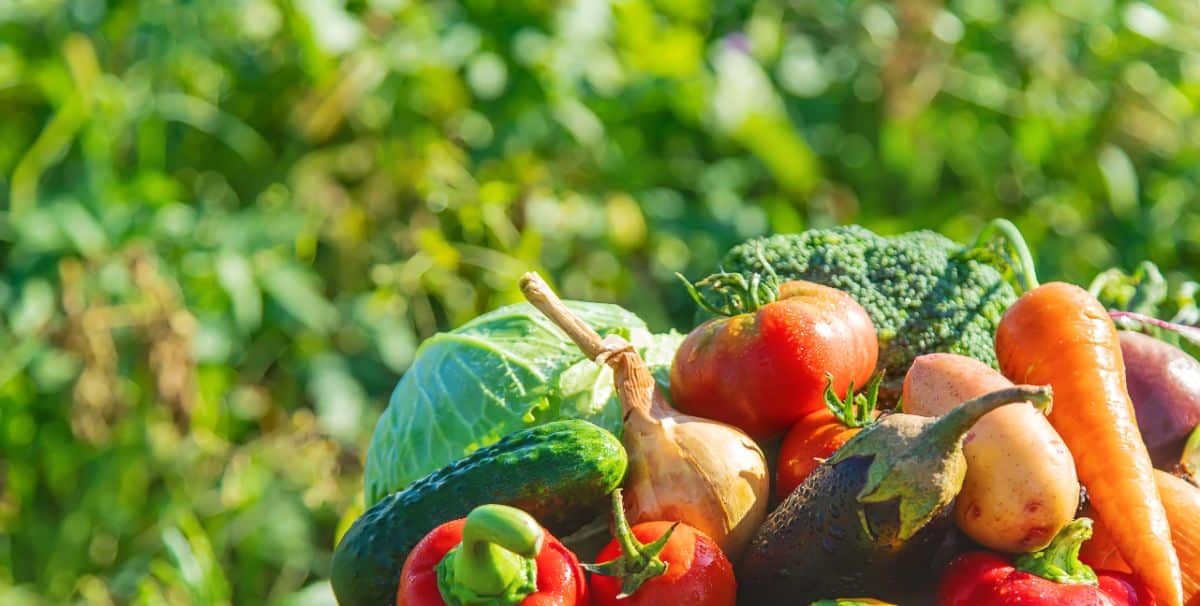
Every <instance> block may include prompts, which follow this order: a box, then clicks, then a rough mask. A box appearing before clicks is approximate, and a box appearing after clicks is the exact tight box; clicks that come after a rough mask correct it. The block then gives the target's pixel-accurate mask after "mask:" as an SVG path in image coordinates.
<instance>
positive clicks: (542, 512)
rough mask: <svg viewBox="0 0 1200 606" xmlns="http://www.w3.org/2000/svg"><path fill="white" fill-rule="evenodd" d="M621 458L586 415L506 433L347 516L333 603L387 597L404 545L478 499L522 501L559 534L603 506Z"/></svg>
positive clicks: (383, 601)
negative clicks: (354, 517)
mask: <svg viewBox="0 0 1200 606" xmlns="http://www.w3.org/2000/svg"><path fill="white" fill-rule="evenodd" d="M627 464H628V460H627V459H626V455H625V448H624V447H622V446H621V442H620V440H618V439H617V438H616V436H613V435H612V434H611V433H609V432H608V431H605V430H604V429H602V428H600V427H598V426H596V425H593V424H591V423H589V422H587V421H580V420H569V421H555V422H552V423H546V424H545V425H539V426H537V427H531V428H529V429H523V430H521V431H518V432H515V433H512V434H510V435H508V436H507V437H505V438H503V439H501V440H500V441H499V442H496V443H495V444H493V445H491V446H487V447H484V448H480V449H478V450H476V451H474V452H472V453H471V454H469V455H467V456H466V457H465V458H463V459H460V460H459V461H457V462H455V463H452V464H450V465H447V466H446V467H443V468H441V469H439V470H437V471H435V472H433V473H431V474H429V475H428V476H426V477H424V478H423V479H420V480H417V481H416V482H413V483H412V484H411V485H409V486H408V488H405V489H404V490H401V491H400V492H396V493H393V494H391V495H389V496H387V497H385V498H384V499H383V500H382V501H380V502H378V503H376V504H375V505H374V506H373V507H371V508H370V509H368V510H367V511H366V512H365V513H363V515H362V516H360V517H359V518H358V519H357V520H355V522H354V525H352V526H351V527H350V530H348V531H346V535H345V536H344V537H342V540H341V542H340V543H338V546H337V549H336V550H335V551H334V553H333V564H332V571H331V575H330V576H331V582H332V584H333V592H334V595H335V596H336V597H337V600H338V604H340V605H341V606H390V605H392V604H394V603H395V601H396V589H397V586H398V584H399V582H400V569H401V567H403V566H404V560H405V558H407V557H408V553H409V551H411V550H412V548H413V547H414V546H416V544H417V542H418V541H420V540H421V539H422V538H423V537H424V536H425V535H426V534H428V533H429V532H430V531H431V530H433V529H434V528H436V527H438V526H439V525H441V524H443V523H445V522H449V521H451V520H455V519H458V518H461V517H464V516H466V515H467V513H469V512H470V511H471V510H472V509H474V508H475V507H477V506H479V505H485V504H488V503H499V504H502V505H511V506H513V507H517V508H520V509H523V510H525V511H526V512H528V513H529V514H530V515H532V516H533V517H534V518H536V519H537V521H538V522H539V523H540V524H541V525H542V526H544V527H546V529H547V530H549V531H550V532H551V533H552V534H555V535H562V534H566V533H569V532H571V531H574V530H576V529H578V528H579V527H580V526H582V525H583V524H585V523H587V522H589V521H591V520H592V519H594V518H596V516H599V515H601V514H602V513H603V512H604V511H606V509H607V506H608V499H607V496H608V495H609V494H610V493H611V492H612V491H613V489H615V488H616V487H617V486H619V485H620V484H621V480H622V479H623V478H624V477H625V468H626V466H627Z"/></svg>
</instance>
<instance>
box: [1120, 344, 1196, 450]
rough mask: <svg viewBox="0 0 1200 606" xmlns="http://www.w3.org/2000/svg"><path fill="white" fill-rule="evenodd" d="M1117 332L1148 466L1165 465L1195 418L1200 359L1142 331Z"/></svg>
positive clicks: (1181, 446)
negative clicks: (1147, 456)
mask: <svg viewBox="0 0 1200 606" xmlns="http://www.w3.org/2000/svg"><path fill="white" fill-rule="evenodd" d="M1120 337H1121V356H1122V357H1123V358H1124V359H1125V381H1126V383H1127V385H1128V388H1129V398H1130V399H1131V400H1133V407H1134V410H1135V413H1136V415H1137V423H1138V429H1139V430H1140V431H1141V434H1142V441H1144V442H1145V443H1146V449H1147V450H1149V451H1150V460H1151V461H1153V462H1154V466H1155V467H1158V468H1160V469H1170V468H1171V467H1172V466H1174V465H1175V464H1176V463H1178V462H1179V457H1180V455H1181V454H1182V453H1183V445H1184V442H1186V441H1187V438H1188V435H1190V434H1191V433H1192V430H1193V429H1194V428H1195V427H1196V425H1197V424H1198V423H1200V361H1197V360H1196V358H1193V357H1192V356H1190V355H1188V354H1187V352H1185V351H1183V350H1182V349H1179V348H1178V347H1175V346H1174V345H1171V344H1170V343H1164V342H1162V341H1159V340H1158V339H1155V338H1154V337H1151V336H1148V335H1144V334H1141V333H1137V332H1130V331H1121V333H1120Z"/></svg>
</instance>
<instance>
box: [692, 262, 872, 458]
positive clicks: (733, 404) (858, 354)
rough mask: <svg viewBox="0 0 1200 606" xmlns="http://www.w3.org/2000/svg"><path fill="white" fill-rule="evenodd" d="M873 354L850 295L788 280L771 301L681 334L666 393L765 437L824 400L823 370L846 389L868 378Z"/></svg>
mask: <svg viewBox="0 0 1200 606" xmlns="http://www.w3.org/2000/svg"><path fill="white" fill-rule="evenodd" d="M878 357H879V342H878V340H877V339H876V335H875V326H874V325H873V324H872V323H871V318H870V317H869V316H868V315H867V312H866V310H864V309H863V308H862V306H861V305H859V304H858V303H857V302H855V301H854V299H853V298H851V297H850V295H847V294H846V293H844V292H842V291H840V290H837V289H835V288H830V287H827V286H822V285H820V284H813V283H811V282H804V281H793V282H785V283H783V284H782V285H781V286H780V288H779V298H778V299H777V300H776V301H774V302H772V303H768V304H766V305H764V306H762V307H761V308H759V309H758V310H757V311H755V312H752V313H745V314H741V315H737V316H732V317H723V318H714V319H712V320H709V321H707V322H705V323H704V324H701V325H700V326H699V327H697V328H696V329H695V330H693V331H692V332H691V333H690V334H689V335H688V336H687V338H685V339H684V341H683V344H682V345H681V346H680V348H679V351H678V352H677V353H676V354H675V360H674V362H673V363H672V365H671V397H672V399H673V401H674V404H675V407H676V408H677V409H679V410H680V411H681V412H684V413H686V414H690V415H696V416H700V417H705V418H708V419H713V420H716V421H721V422H723V423H728V424H730V425H733V426H735V427H738V428H739V429H741V430H742V431H745V432H746V433H747V434H749V435H750V436H751V437H753V438H756V439H765V438H770V437H772V436H775V435H778V434H780V433H783V432H784V431H787V429H788V428H789V427H791V426H792V425H794V424H795V423H796V422H797V421H799V420H800V419H801V418H803V417H804V415H806V414H808V413H810V412H813V411H814V410H819V409H821V408H824V406H825V404H824V400H823V393H824V391H825V384H826V378H825V373H832V374H833V378H834V380H833V386H834V391H836V392H837V394H838V395H839V397H840V396H844V395H845V393H846V388H847V387H848V386H849V385H850V382H851V381H853V382H854V384H855V385H863V384H864V383H866V382H867V380H868V379H869V378H870V376H871V373H872V372H873V371H874V370H875V363H876V362H877V360H878Z"/></svg>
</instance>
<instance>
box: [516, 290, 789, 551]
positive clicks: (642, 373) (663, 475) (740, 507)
mask: <svg viewBox="0 0 1200 606" xmlns="http://www.w3.org/2000/svg"><path fill="white" fill-rule="evenodd" d="M521 291H522V292H523V293H525V298H526V299H528V300H529V302H530V303H532V304H533V305H534V307H537V308H538V309H539V310H541V312H542V313H544V314H545V315H546V317H548V318H550V319H551V320H552V321H553V322H554V323H555V324H557V325H558V326H559V327H560V328H562V329H563V331H564V332H566V333H567V335H568V336H569V337H571V340H573V341H575V344H576V345H578V346H579V349H580V350H581V351H583V353H584V354H585V355H587V356H588V358H590V359H592V360H595V361H596V362H599V363H602V364H608V365H609V366H610V367H612V369H613V378H614V381H615V383H616V389H617V394H618V396H619V397H620V399H621V408H622V412H623V413H624V418H625V431H624V434H623V436H622V441H623V442H624V443H625V450H626V451H628V453H629V470H628V472H627V473H626V476H625V508H626V510H627V514H628V516H629V519H630V520H631V521H633V522H634V523H639V522H654V521H679V522H683V523H685V524H688V525H691V526H693V527H695V528H697V529H699V530H700V531H701V532H703V533H705V534H707V535H708V536H709V537H711V538H712V539H713V540H714V541H716V542H717V544H718V545H720V547H721V549H722V551H724V552H725V555H726V556H727V557H728V558H729V559H730V560H733V561H737V559H738V558H739V557H740V556H741V554H742V551H743V550H744V549H745V548H746V546H747V545H748V544H749V542H750V539H751V538H752V536H753V535H754V532H755V531H756V530H757V529H758V526H759V524H761V523H762V521H763V518H764V517H765V516H766V512H767V498H768V493H769V490H770V480H769V478H770V476H769V475H768V472H767V462H766V458H765V457H764V456H763V453H762V450H761V449H759V447H758V444H756V443H755V442H754V440H752V439H750V437H749V436H747V435H746V434H744V433H742V432H741V431H740V430H738V429H737V428H734V427H731V426H729V425H725V424H724V423H718V422H716V421H710V420H708V419H702V418H700V417H693V416H690V415H685V414H682V413H679V412H677V411H676V410H674V409H673V408H671V406H670V405H669V404H668V403H667V401H666V400H665V399H664V397H663V395H662V393H660V392H659V390H658V388H657V386H656V385H655V383H654V377H653V376H652V375H651V374H650V369H649V368H647V366H646V363H645V361H644V360H642V358H641V356H639V355H638V353H637V351H636V350H635V349H634V348H633V346H632V345H630V344H629V343H628V342H627V341H625V340H624V339H622V338H621V337H619V336H616V335H609V336H608V337H605V338H603V339H602V338H601V337H600V335H599V334H597V333H596V331H595V330H592V328H591V327H590V326H588V325H587V324H585V323H584V322H583V321H582V320H580V319H579V318H577V317H575V315H574V314H572V313H571V312H570V311H569V310H568V309H567V308H566V307H565V306H564V305H563V304H562V301H561V300H559V298H558V296H557V295H555V294H554V292H553V291H552V290H550V287H549V286H547V285H546V283H545V281H543V280H542V278H541V276H539V275H538V274H537V273H532V272H531V273H527V274H525V275H524V276H523V277H522V278H521Z"/></svg>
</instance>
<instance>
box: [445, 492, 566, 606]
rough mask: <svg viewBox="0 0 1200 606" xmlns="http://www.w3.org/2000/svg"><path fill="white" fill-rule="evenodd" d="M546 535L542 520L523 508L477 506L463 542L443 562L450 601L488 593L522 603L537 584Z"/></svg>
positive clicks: (496, 599) (497, 601)
mask: <svg viewBox="0 0 1200 606" xmlns="http://www.w3.org/2000/svg"><path fill="white" fill-rule="evenodd" d="M544 540H545V532H544V531H543V530H542V527H541V526H539V525H538V523H537V520H534V519H533V517H532V516H530V515H529V514H527V513H525V512H524V511H521V510H520V509H517V508H515V507H509V506H507V505H482V506H480V507H476V508H475V509H474V510H472V511H471V513H469V514H467V519H466V522H465V523H464V524H463V532H462V543H461V544H460V545H459V546H457V547H455V548H454V549H452V550H451V551H450V552H449V553H447V554H446V556H445V557H444V558H443V559H442V561H441V562H440V563H439V564H438V573H439V574H438V587H439V589H440V590H441V593H442V597H443V598H444V599H445V601H446V603H447V604H450V605H451V606H454V605H455V604H462V603H468V602H471V603H475V602H473V601H474V600H479V599H484V598H490V599H489V602H490V603H492V604H497V605H507V604H517V603H520V601H521V600H523V599H524V598H525V596H527V595H529V594H530V593H533V591H535V590H536V589H537V587H536V563H535V561H534V558H536V557H537V555H538V553H539V552H540V551H541V550H542V543H543V541H544ZM531 573H532V574H531ZM468 596H469V597H468ZM514 600H515V601H514Z"/></svg>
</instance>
